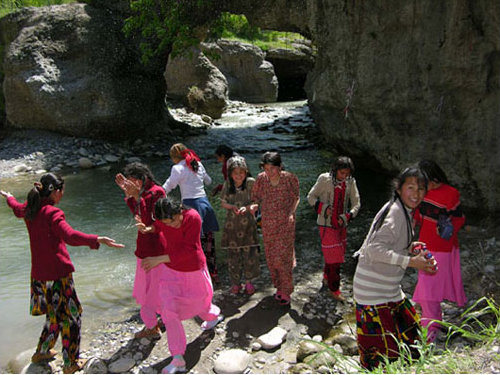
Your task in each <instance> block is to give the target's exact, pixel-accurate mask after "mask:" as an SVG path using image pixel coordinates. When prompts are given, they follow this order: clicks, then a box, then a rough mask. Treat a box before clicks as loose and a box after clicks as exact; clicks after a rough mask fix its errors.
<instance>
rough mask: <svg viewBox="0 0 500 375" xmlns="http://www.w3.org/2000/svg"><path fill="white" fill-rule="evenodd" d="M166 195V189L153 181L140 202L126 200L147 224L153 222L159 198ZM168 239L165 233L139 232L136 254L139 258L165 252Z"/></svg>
mask: <svg viewBox="0 0 500 375" xmlns="http://www.w3.org/2000/svg"><path fill="white" fill-rule="evenodd" d="M164 197H165V190H163V188H162V187H161V186H158V185H156V184H154V183H153V182H152V181H149V180H148V182H147V183H146V186H145V190H144V192H143V193H142V195H141V198H140V199H139V204H137V201H136V200H135V198H133V197H130V198H125V202H126V203H127V206H128V207H129V209H130V211H131V212H132V214H134V215H138V214H139V212H140V214H141V215H140V216H141V220H142V222H143V223H144V224H146V225H148V226H149V225H151V224H153V211H154V207H155V203H156V201H157V200H158V199H160V198H164ZM165 247H166V241H165V237H164V236H163V233H161V232H158V233H152V234H143V233H141V232H139V233H138V234H137V241H136V250H135V253H134V254H135V256H136V257H137V258H141V259H143V258H146V257H152V256H156V255H163V254H165Z"/></svg>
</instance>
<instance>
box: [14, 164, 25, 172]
mask: <svg viewBox="0 0 500 375" xmlns="http://www.w3.org/2000/svg"><path fill="white" fill-rule="evenodd" d="M27 171H28V166H27V165H26V164H18V165H16V166H15V167H14V172H15V173H23V172H27Z"/></svg>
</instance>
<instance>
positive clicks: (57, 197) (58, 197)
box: [50, 186, 64, 204]
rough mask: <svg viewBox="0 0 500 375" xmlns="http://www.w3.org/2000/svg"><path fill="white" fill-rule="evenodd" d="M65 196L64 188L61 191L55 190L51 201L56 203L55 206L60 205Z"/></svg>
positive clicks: (51, 195) (51, 194)
mask: <svg viewBox="0 0 500 375" xmlns="http://www.w3.org/2000/svg"><path fill="white" fill-rule="evenodd" d="M63 195H64V186H63V188H62V189H61V190H54V191H53V192H52V193H50V199H51V200H52V202H54V204H58V203H59V202H60V201H61V199H62V197H63Z"/></svg>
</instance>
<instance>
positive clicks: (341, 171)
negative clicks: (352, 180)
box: [335, 168, 351, 181]
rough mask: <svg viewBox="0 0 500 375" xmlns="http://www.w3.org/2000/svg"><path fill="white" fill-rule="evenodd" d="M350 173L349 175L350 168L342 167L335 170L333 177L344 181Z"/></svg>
mask: <svg viewBox="0 0 500 375" xmlns="http://www.w3.org/2000/svg"><path fill="white" fill-rule="evenodd" d="M350 175H351V168H342V169H339V170H337V173H336V175H335V178H336V179H337V180H338V181H344V180H345V179H346V178H347V177H349V176H350Z"/></svg>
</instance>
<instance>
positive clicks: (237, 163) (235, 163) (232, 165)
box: [227, 156, 251, 194]
mask: <svg viewBox="0 0 500 375" xmlns="http://www.w3.org/2000/svg"><path fill="white" fill-rule="evenodd" d="M227 164H228V165H227V179H228V181H229V191H228V192H229V194H235V193H236V186H235V185H234V180H233V178H232V177H231V173H232V172H233V170H235V169H236V168H242V169H244V170H246V171H247V175H246V177H245V179H244V180H243V184H242V185H241V190H245V189H246V187H247V177H250V176H251V174H250V171H249V170H248V166H247V162H246V160H245V158H243V157H242V156H233V157H232V158H229V160H228V161H227Z"/></svg>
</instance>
